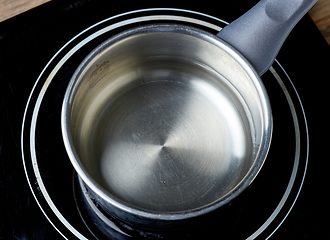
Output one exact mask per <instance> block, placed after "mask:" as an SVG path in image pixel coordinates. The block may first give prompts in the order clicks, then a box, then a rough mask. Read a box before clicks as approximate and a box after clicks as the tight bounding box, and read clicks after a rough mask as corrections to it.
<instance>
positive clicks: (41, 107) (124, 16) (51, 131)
mask: <svg viewBox="0 0 330 240" xmlns="http://www.w3.org/2000/svg"><path fill="white" fill-rule="evenodd" d="M255 3H256V1H223V2H221V3H220V7H215V6H214V3H212V2H211V1H207V2H203V3H202V4H201V3H197V2H195V3H189V4H187V2H182V3H180V2H175V1H173V2H171V1H167V2H166V3H165V2H157V3H156V2H154V3H148V2H143V1H139V2H136V3H133V4H128V3H126V2H112V1H111V2H110V1H89V0H82V1H53V2H49V3H47V4H44V5H42V6H40V7H37V8H36V9H33V10H31V11H29V12H26V13H24V14H21V15H19V16H16V17H14V18H12V19H9V20H7V21H5V22H2V23H0V66H1V71H0V84H1V85H0V86H1V87H0V93H1V95H0V96H1V105H0V111H1V113H0V114H1V115H0V116H1V121H0V131H1V132H0V157H1V159H0V160H1V161H0V164H1V165H0V167H1V172H0V188H1V213H0V237H2V238H3V239H63V238H64V239H75V238H81V239H84V238H85V239H86V238H87V239H107V238H111V239H136V238H138V239H141V238H142V239H202V238H203V239H219V238H221V239H254V238H256V239H268V238H270V239H320V238H324V237H325V236H327V234H326V227H327V226H329V223H330V221H329V220H328V219H327V218H326V215H327V214H329V213H330V211H329V206H328V204H327V203H328V201H329V197H328V195H327V191H326V190H327V184H326V183H327V182H328V179H327V165H326V164H327V155H326V154H327V153H326V151H325V150H326V149H327V148H326V147H327V145H328V144H327V142H329V141H328V139H327V135H328V130H327V128H326V126H327V125H326V123H327V119H326V118H327V117H326V116H325V114H326V111H325V110H326V109H327V104H326V103H327V101H328V99H327V98H326V96H327V95H326V91H327V87H326V84H325V83H326V82H327V81H326V80H329V75H328V74H327V71H328V70H327V68H328V66H329V65H330V61H329V58H328V59H327V57H328V56H330V49H329V46H328V45H327V44H326V42H325V40H324V39H323V38H322V36H321V34H320V33H319V32H318V30H317V28H316V27H315V25H314V23H313V22H312V21H311V19H310V18H309V16H305V17H304V18H303V19H302V20H301V22H299V23H298V25H297V26H296V27H295V28H294V29H293V31H292V33H291V34H290V36H289V37H288V39H287V41H286V42H285V43H284V45H283V47H282V49H281V51H280V53H279V55H278V57H277V60H276V61H275V63H274V64H273V66H272V68H270V70H269V71H267V72H266V73H265V74H264V75H263V76H262V80H263V82H264V84H265V87H266V90H267V92H268V94H269V97H270V101H271V106H272V111H273V118H274V133H273V139H272V144H271V148H270V151H269V155H268V157H267V160H266V162H265V164H264V166H263V168H262V170H261V171H260V173H259V175H258V176H257V178H256V179H255V180H254V182H253V183H252V184H251V186H249V188H248V189H247V190H246V191H244V192H243V193H242V194H241V195H240V196H239V197H237V198H236V199H234V200H233V201H232V202H231V203H229V204H227V205H226V206H224V207H222V208H220V209H219V210H217V211H215V212H212V213H211V214H208V215H206V216H204V217H203V218H202V219H199V220H198V221H196V222H195V223H194V224H193V226H191V225H189V226H182V227H181V228H180V229H171V230H169V231H161V232H159V231H154V230H141V229H138V228H135V227H134V226H130V225H127V224H125V223H122V222H120V221H118V220H116V219H114V218H113V217H111V216H108V215H107V214H106V213H104V212H102V209H100V208H98V206H97V204H94V203H91V205H90V206H92V207H93V208H95V209H94V211H95V212H96V213H94V214H96V215H97V218H104V217H105V218H106V221H105V222H102V221H96V220H95V218H94V221H95V222H93V218H92V217H91V215H90V214H89V209H88V208H87V207H86V205H85V204H84V200H83V199H84V198H83V196H81V191H80V190H79V187H78V181H79V180H78V178H77V175H76V173H75V172H74V170H73V167H72V166H71V163H70V161H69V158H68V156H67V154H66V151H65V149H64V145H63V141H62V135H61V126H60V113H61V106H62V101H63V96H64V92H65V90H66V87H67V84H68V81H69V80H70V77H71V76H72V74H73V72H74V71H75V69H76V67H77V66H78V65H79V64H80V62H81V61H82V60H83V58H84V57H85V56H86V55H87V54H88V53H89V52H90V51H92V50H93V49H94V48H95V47H96V46H97V45H98V44H100V43H102V42H103V41H104V40H106V39H107V38H109V37H111V36H113V35H115V34H116V33H119V32H120V31H123V30H126V29H128V28H131V27H134V26H139V25H143V24H150V23H155V22H157V23H159V22H164V23H168V22H170V23H173V22H174V23H181V24H187V25H191V26H197V27H200V28H202V29H204V30H207V31H209V32H211V33H217V31H219V29H221V28H222V27H224V26H225V25H226V24H227V23H228V22H231V21H233V20H235V19H236V18H237V17H238V16H240V15H242V14H243V13H244V12H245V11H247V10H248V9H249V8H251V7H252V6H253V5H254V4H255ZM93 204H94V205H93ZM97 225H98V227H97ZM102 226H103V227H104V228H103V229H102Z"/></svg>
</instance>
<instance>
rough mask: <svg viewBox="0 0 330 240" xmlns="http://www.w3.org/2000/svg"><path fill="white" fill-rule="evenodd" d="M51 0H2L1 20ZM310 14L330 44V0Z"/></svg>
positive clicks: (320, 4) (0, 4)
mask: <svg viewBox="0 0 330 240" xmlns="http://www.w3.org/2000/svg"><path fill="white" fill-rule="evenodd" d="M48 1H50V0H0V22H2V21H5V20H7V19H9V18H11V17H13V16H16V15H18V14H20V13H22V12H25V11H28V10H30V9H32V8H34V7H37V6H39V5H41V4H44V3H46V2H48ZM309 15H310V16H311V18H312V19H313V21H314V23H315V24H316V26H317V27H318V29H319V30H320V32H321V33H322V35H323V36H324V38H325V39H326V41H327V42H328V44H329V45H330V0H318V2H317V3H316V4H315V5H314V7H313V8H312V9H311V10H310V11H309Z"/></svg>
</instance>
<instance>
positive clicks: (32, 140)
mask: <svg viewBox="0 0 330 240" xmlns="http://www.w3.org/2000/svg"><path fill="white" fill-rule="evenodd" d="M157 10H168V11H181V12H189V13H193V14H197V15H201V16H206V17H209V18H212V19H215V20H217V21H220V22H222V23H226V22H225V21H223V20H221V19H218V18H215V17H213V16H209V15H207V14H202V13H198V12H194V11H190V10H182V9H173V8H157V9H154V8H153V9H142V10H137V11H132V12H127V13H123V14H119V15H116V16H113V17H110V18H108V19H105V20H102V21H100V22H98V23H96V24H94V25H92V26H91V27H89V28H87V29H85V30H84V31H82V32H81V33H79V34H78V35H76V36H75V37H74V38H72V39H71V40H70V41H69V42H67V43H66V44H65V45H64V46H63V47H62V48H61V49H60V50H59V51H58V52H57V53H56V54H55V55H54V56H53V57H52V58H51V60H50V61H49V62H48V63H47V65H46V66H45V68H44V69H43V70H42V72H41V74H40V75H39V77H38V79H37V81H36V83H35V85H34V87H33V89H32V91H31V94H30V96H29V99H28V102H27V105H26V109H25V112H24V117H23V123H22V136H21V146H22V148H21V151H22V159H23V164H24V170H25V174H26V176H27V180H28V183H29V186H30V189H31V191H32V193H33V195H34V197H35V199H36V201H37V203H38V205H39V207H40V209H41V210H42V212H43V213H44V215H45V216H46V218H47V219H48V221H50V223H51V224H52V225H53V227H54V228H55V229H56V230H57V231H58V232H59V233H60V234H61V235H62V236H63V237H64V238H66V237H65V236H64V235H63V234H62V233H61V232H60V231H59V230H58V229H57V228H56V226H55V225H54V223H52V222H51V220H50V219H49V217H48V216H47V214H46V213H45V211H44V210H43V209H42V207H41V205H40V203H39V202H38V199H37V198H36V196H35V193H34V191H33V189H32V186H31V183H30V181H29V177H28V173H27V170H26V166H25V159H24V149H23V132H24V123H25V118H26V113H27V109H28V106H29V102H30V101H31V98H32V94H33V92H34V90H35V88H36V86H37V84H38V82H39V80H40V79H41V77H42V75H43V73H44V72H45V70H46V69H47V68H48V66H49V65H50V64H51V62H52V61H53V60H54V59H55V57H56V56H57V55H58V54H59V53H60V52H61V51H62V50H63V49H64V48H65V47H66V46H67V45H68V44H70V43H71V42H72V41H74V40H75V39H77V38H78V37H79V36H81V35H82V34H83V33H85V32H87V31H88V30H90V29H92V28H93V27H95V26H98V25H100V24H101V23H104V22H106V21H109V20H111V19H114V18H117V17H120V16H124V15H128V14H133V13H137V12H144V11H157ZM136 20H138V21H139V22H141V21H150V20H179V21H187V22H192V23H197V24H200V25H204V24H206V26H207V27H209V28H213V29H215V30H217V31H220V29H221V28H220V27H218V26H216V25H213V24H209V23H207V22H204V21H200V20H196V19H192V18H186V17H181V16H169V15H168V16H165V15H159V16H147V17H142V18H141V17H140V18H136V19H128V20H125V21H122V22H119V23H116V24H113V25H111V26H108V27H105V28H103V29H101V30H99V31H97V32H96V33H94V34H92V35H90V36H89V37H87V38H85V39H84V40H83V41H81V42H80V43H79V44H77V45H76V46H75V47H74V48H73V49H71V50H70V51H69V53H67V54H66V55H65V56H64V57H63V58H62V59H61V61H60V62H59V63H58V64H57V65H56V67H55V68H54V69H53V71H52V72H51V74H50V75H49V76H48V78H47V80H46V82H45V83H44V85H43V87H42V89H41V92H40V93H39V96H38V99H37V102H36V104H35V108H34V111H33V116H32V121H31V129H30V150H31V159H32V162H33V169H34V173H35V176H36V179H37V182H38V184H39V187H40V189H41V192H42V194H43V195H44V197H45V199H46V201H47V203H48V205H49V206H50V207H51V209H52V211H53V212H54V213H55V215H56V216H57V217H58V218H59V219H60V220H61V221H62V223H63V224H64V225H65V226H66V227H67V228H68V229H69V230H70V231H71V232H72V233H73V234H74V235H75V236H77V237H79V238H80V239H85V237H84V236H82V235H81V234H80V233H79V232H78V231H77V230H76V229H75V228H73V227H72V226H71V224H70V223H68V222H67V220H66V219H65V218H64V217H63V216H62V214H61V213H60V212H59V211H58V209H57V208H56V206H55V205H54V203H53V202H52V200H51V198H50V196H49V195H48V193H47V190H46V188H45V186H44V184H43V181H42V178H41V176H40V173H39V169H38V163H37V158H36V153H35V145H34V144H35V129H36V120H37V116H38V112H39V108H40V105H41V101H42V99H43V96H44V94H45V92H46V90H47V88H48V86H49V84H50V82H51V80H52V79H53V77H54V76H55V74H56V73H57V71H58V69H59V68H60V67H61V66H62V65H63V64H64V63H65V62H66V61H67V59H68V58H70V56H71V55H72V54H74V53H75V52H76V51H77V50H78V49H80V48H81V47H82V46H84V45H85V44H86V43H88V42H89V41H91V40H92V39H94V38H96V37H98V36H100V35H101V34H103V33H105V32H108V31H110V30H112V29H115V28H117V27H120V26H124V25H127V24H130V23H133V22H136ZM226 24H227V23H226ZM278 64H279V63H278ZM280 67H281V68H282V66H280ZM282 70H283V71H284V73H285V74H286V75H287V73H286V72H285V70H284V69H283V68H282ZM287 77H288V75H287ZM289 80H290V79H289ZM290 82H291V84H292V86H293V83H292V81H291V80H290ZM293 88H294V86H293ZM294 90H295V91H296V89H295V88H294ZM296 95H297V97H298V99H299V102H300V105H301V108H302V111H303V114H304V118H305V119H304V120H305V124H306V131H307V133H308V129H307V122H306V117H305V113H304V110H303V106H302V103H301V101H300V98H299V95H298V93H297V91H296ZM288 96H289V95H288ZM288 100H290V99H288ZM292 114H293V115H294V112H292ZM294 118H295V117H294ZM294 122H295V123H298V122H297V121H295V119H294ZM295 126H296V125H295ZM298 130H299V127H298ZM307 146H309V143H308V135H307ZM296 150H297V149H296ZM296 153H297V152H296ZM298 162H299V152H298V154H296V157H295V164H294V167H293V172H292V174H291V178H290V181H289V184H288V186H287V189H286V191H285V193H284V195H283V197H282V199H281V201H280V203H279V204H278V206H277V208H276V209H275V211H274V212H273V213H272V215H271V216H270V217H269V218H268V219H267V221H266V222H265V223H264V224H263V225H262V226H261V227H260V228H259V229H258V230H257V231H256V232H255V233H254V234H252V235H251V236H250V237H249V238H248V239H254V238H255V237H257V236H258V235H259V234H260V233H261V232H263V231H264V229H265V228H266V227H267V226H268V225H269V224H270V223H271V222H272V221H273V219H274V218H275V217H276V216H277V214H278V212H279V211H280V210H281V208H282V207H283V205H284V203H285V201H286V200H287V198H288V195H289V193H290V191H291V189H292V186H293V182H294V180H295V176H296V172H297V168H298ZM307 162H308V149H307V159H306V166H305V172H304V175H303V180H304V178H305V173H306V170H307ZM303 180H302V183H301V185H300V188H299V190H298V193H297V196H296V198H295V200H294V202H293V204H292V206H291V208H290V209H289V211H288V213H287V214H286V215H285V217H284V218H283V220H282V221H281V223H280V224H279V225H278V227H279V226H280V225H281V224H282V223H283V222H284V220H285V218H286V217H287V215H288V214H289V212H290V211H291V209H292V207H293V205H294V203H295V201H296V199H297V197H298V195H299V193H300V190H301V187H302V184H303ZM278 227H277V228H276V229H275V230H274V231H273V232H272V233H271V234H270V235H269V237H270V236H271V235H273V233H274V232H275V231H276V230H277V229H278ZM118 230H119V229H118ZM119 231H120V230H119ZM120 232H121V231H120ZM269 237H268V238H269Z"/></svg>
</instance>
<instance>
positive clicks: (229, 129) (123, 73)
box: [71, 42, 256, 213]
mask: <svg viewBox="0 0 330 240" xmlns="http://www.w3.org/2000/svg"><path fill="white" fill-rule="evenodd" d="M126 44H128V43H126ZM126 46H128V45H126ZM134 46H136V42H135V45H134ZM109 51H110V50H109ZM113 51H115V50H113ZM138 51H139V50H137V51H136V52H135V53H138ZM114 55H115V56H117V55H116V54H114ZM124 55H125V54H124ZM128 55H129V56H130V58H129V60H122V59H120V62H121V63H120V64H117V65H116V66H109V61H110V63H111V60H109V61H108V60H105V59H111V58H109V55H108V57H105V56H102V57H101V59H102V60H101V61H98V63H96V62H92V63H90V65H95V66H96V67H94V68H95V69H96V70H93V71H90V73H87V74H86V76H85V77H82V81H81V82H82V83H81V84H80V89H83V90H80V89H79V88H78V90H77V93H76V95H77V96H78V97H77V99H78V100H75V101H74V102H73V107H72V119H73V120H72V122H73V124H72V127H71V129H72V133H71V134H72V139H73V143H74V147H75V151H76V152H77V154H78V156H79V160H80V161H81V165H82V166H83V168H84V169H85V171H86V172H87V173H88V175H89V176H90V177H91V178H92V179H93V182H95V183H96V184H97V185H98V186H99V187H100V188H101V189H102V190H104V191H105V192H106V193H107V194H108V195H109V196H110V197H111V198H113V199H116V200H117V201H120V202H121V203H125V204H127V205H130V206H132V207H134V208H137V209H141V210H144V211H149V212H158V213H162V212H171V213H172V212H183V211H190V210H194V209H198V208H202V207H204V206H206V205H209V204H212V203H214V202H215V201H217V200H219V199H221V198H222V197H223V196H225V195H226V194H228V193H229V192H230V191H231V190H233V189H234V188H235V187H236V186H237V185H238V183H240V182H241V181H242V179H243V178H244V177H245V176H246V174H247V173H248V172H249V170H250V169H251V166H252V165H253V164H254V160H255V157H256V151H255V150H254V144H255V136H254V135H255V132H254V126H253V125H254V123H253V119H252V117H251V114H250V112H249V108H248V106H247V104H246V102H245V101H244V98H243V97H242V95H241V94H240V93H239V92H238V91H237V89H236V88H235V87H233V85H232V84H231V83H230V82H229V81H228V80H227V79H226V78H224V77H223V76H222V75H221V74H220V73H219V72H217V71H216V70H214V69H213V68H211V67H209V66H208V65H206V64H205V63H202V62H200V61H197V60H196V59H191V58H187V57H186V55H185V56H180V55H173V54H166V53H165V54H164V52H161V53H159V52H158V51H156V54H151V55H150V54H148V55H146V56H139V57H137V56H135V55H134V57H132V54H131V52H130V54H128ZM136 55H138V54H136ZM102 63H103V65H102ZM101 66H102V68H101ZM97 69H98V70H97ZM104 69H105V70H104ZM102 71H105V72H103V73H102ZM97 75H98V76H97ZM84 78H86V79H87V80H86V79H84ZM84 89H85V90H84ZM86 89H88V90H86ZM79 91H81V92H83V94H82V93H80V92H79Z"/></svg>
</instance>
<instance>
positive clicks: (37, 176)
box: [21, 8, 309, 239]
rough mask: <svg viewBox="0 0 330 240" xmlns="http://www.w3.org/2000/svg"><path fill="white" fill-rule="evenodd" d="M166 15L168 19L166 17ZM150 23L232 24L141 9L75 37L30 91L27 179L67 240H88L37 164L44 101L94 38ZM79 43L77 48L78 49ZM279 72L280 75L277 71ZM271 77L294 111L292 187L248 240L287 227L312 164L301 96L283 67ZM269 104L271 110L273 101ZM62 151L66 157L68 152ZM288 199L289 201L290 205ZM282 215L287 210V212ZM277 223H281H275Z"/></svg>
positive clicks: (24, 139) (24, 145)
mask: <svg viewBox="0 0 330 240" xmlns="http://www.w3.org/2000/svg"><path fill="white" fill-rule="evenodd" d="M158 12H161V13H162V15H157V14H156V13H158ZM164 13H166V14H165V15H163V14H164ZM137 14H143V16H138V17H135V16H136V15H137ZM151 14H153V15H151ZM180 15H185V16H180ZM186 15H189V17H187V16H186ZM131 16H133V17H131ZM122 18H124V20H121V21H119V22H117V21H118V19H122ZM150 21H174V22H178V23H184V24H194V25H198V26H201V27H203V28H206V29H210V31H214V32H218V31H220V30H221V27H220V26H224V25H225V24H227V22H225V21H223V20H221V19H218V18H215V17H212V16H210V15H206V14H203V13H199V12H194V11H189V10H183V9H171V8H158V9H142V10H137V11H131V12H126V13H123V14H119V15H116V16H113V17H110V18H108V19H105V20H102V21H100V22H98V23H96V24H95V25H93V26H91V27H89V28H87V29H85V30H84V31H82V32H81V33H79V34H78V35H76V36H75V37H74V38H72V39H71V40H70V41H69V42H67V43H66V44H65V45H64V46H63V47H62V48H61V49H60V50H59V51H58V52H57V53H56V54H55V55H54V56H53V57H52V58H51V60H50V61H49V62H48V63H47V65H46V66H45V67H44V69H43V70H42V72H41V73H40V75H39V77H38V79H37V80H36V82H35V85H34V87H33V89H32V91H31V94H30V97H29V99H28V101H27V104H26V108H25V112H24V117H23V122H22V131H21V151H22V161H23V165H24V170H25V174H26V178H27V181H28V184H29V186H30V189H31V192H32V194H33V196H34V198H35V200H36V202H37V204H38V205H39V207H40V210H41V211H42V212H43V214H44V215H45V217H46V218H47V219H48V221H49V222H50V223H51V224H52V226H53V227H54V228H55V229H56V230H57V231H58V232H59V234H60V235H62V236H63V238H65V239H70V236H72V235H73V236H75V237H77V238H79V239H86V237H85V236H84V235H83V234H82V233H80V232H79V230H78V229H77V228H76V227H74V226H73V225H72V223H71V222H69V221H68V220H67V219H66V217H65V215H64V214H63V213H62V212H61V209H60V208H58V207H57V205H56V204H55V203H54V202H53V200H52V196H51V195H50V194H49V191H48V190H47V188H46V186H45V184H44V177H43V176H42V174H41V171H40V170H41V169H40V166H39V165H40V161H41V160H40V159H38V158H37V153H36V151H37V150H36V148H37V145H38V144H37V143H36V142H37V140H36V139H37V136H36V128H37V121H38V116H39V115H38V114H39V111H40V107H41V104H42V103H43V101H44V97H45V96H46V95H47V90H48V89H49V88H51V87H53V86H52V85H51V83H52V81H53V79H54V78H55V77H56V74H57V73H58V71H59V70H60V69H61V68H63V67H67V66H66V65H65V64H66V62H67V61H68V60H69V59H70V58H71V57H72V56H73V55H74V54H76V52H77V51H79V49H81V48H83V47H84V46H85V45H86V44H88V43H89V42H91V41H93V40H94V39H95V38H97V37H100V36H102V35H103V34H105V33H108V32H110V31H113V30H115V29H117V28H121V27H125V26H129V25H130V24H137V23H138V24H140V23H141V24H143V23H148V22H150ZM105 24H107V25H106V26H105V27H103V28H100V26H103V25H105ZM218 25H220V26H218ZM75 43H77V44H76V45H75ZM61 57H62V58H61ZM275 68H276V69H278V70H277V71H276V70H275ZM270 72H271V74H272V75H273V78H275V80H276V81H277V82H278V84H279V85H280V87H281V89H282V92H283V93H284V95H285V98H286V101H287V104H288V105H289V107H290V111H291V115H292V120H293V126H294V132H295V154H294V160H293V166H292V171H291V174H290V179H289V180H288V182H287V186H286V188H285V191H284V193H283V196H282V197H281V199H280V201H279V202H278V204H277V206H276V207H275V208H274V209H273V211H272V213H271V214H270V215H269V217H268V218H267V219H266V220H265V221H264V222H263V223H262V224H260V226H259V228H257V229H255V230H254V232H253V233H252V234H250V235H249V236H247V237H246V238H247V239H254V238H256V237H258V236H259V235H260V234H261V233H262V232H264V231H265V230H266V229H267V228H268V227H269V226H270V224H271V223H272V222H276V223H274V224H272V228H271V229H270V230H268V231H267V238H269V237H270V236H271V235H272V234H273V233H274V232H275V231H276V230H277V229H278V227H279V226H280V225H281V224H282V223H283V221H284V220H285V218H286V217H287V215H288V214H289V212H290V211H291V209H292V207H293V205H294V204H295V201H296V199H297V197H298V195H299V193H300V189H301V187H302V185H303V181H304V178H305V174H306V170H307V163H308V151H309V140H308V129H307V122H306V118H305V114H304V109H303V106H302V103H301V101H300V98H299V96H298V93H297V92H296V90H295V88H294V85H293V83H292V82H291V80H290V78H289V76H288V75H287V73H286V72H285V70H284V69H283V68H282V66H281V65H280V64H279V62H278V61H275V64H274V65H273V67H271V68H270ZM281 77H282V78H283V79H285V82H288V83H289V84H288V88H291V89H293V90H291V91H290V92H289V91H288V89H287V87H286V86H285V84H284V82H283V81H282V78H281ZM66 84H67V83H66ZM290 93H291V94H290ZM292 98H294V99H297V100H295V103H296V104H294V103H293V100H292ZM270 101H271V104H272V98H271V97H270ZM295 107H296V108H297V110H298V111H299V112H301V114H300V115H302V117H300V119H301V118H302V119H303V120H302V121H299V120H298V116H297V110H296V109H295ZM277 130H278V129H276V128H274V131H277ZM301 132H304V133H305V134H301ZM301 142H304V144H305V145H306V147H305V148H304V151H305V149H306V153H305V152H304V153H302V152H301ZM63 151H65V149H64V146H63ZM64 161H69V159H64ZM266 162H267V160H266ZM298 168H300V169H302V170H301V172H302V174H300V175H299V176H298V174H297V172H298ZM293 189H294V190H293ZM292 195H293V196H292ZM289 198H290V201H288V199H289ZM284 206H285V207H284ZM283 209H285V211H284V210H283ZM283 211H284V213H283ZM280 212H281V214H280ZM275 219H276V221H274V220H275Z"/></svg>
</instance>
